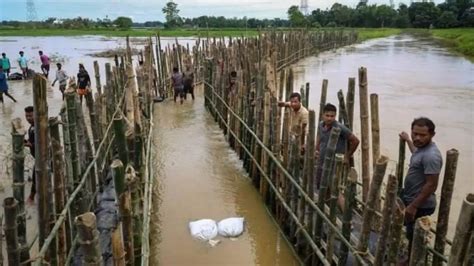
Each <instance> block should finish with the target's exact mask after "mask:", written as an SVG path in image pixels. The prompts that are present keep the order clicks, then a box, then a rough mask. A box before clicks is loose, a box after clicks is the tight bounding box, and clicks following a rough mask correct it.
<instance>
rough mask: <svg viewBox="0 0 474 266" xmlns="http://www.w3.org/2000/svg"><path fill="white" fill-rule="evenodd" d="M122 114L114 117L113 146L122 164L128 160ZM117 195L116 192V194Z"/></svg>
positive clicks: (125, 163)
mask: <svg viewBox="0 0 474 266" xmlns="http://www.w3.org/2000/svg"><path fill="white" fill-rule="evenodd" d="M123 120H124V119H123V116H122V115H121V114H117V116H116V117H115V118H114V122H113V123H114V132H115V147H116V149H117V150H118V154H119V158H120V160H121V161H122V163H123V164H124V165H127V164H128V162H129V153H128V147H127V138H126V136H125V125H124V121H123ZM117 195H118V194H117Z"/></svg>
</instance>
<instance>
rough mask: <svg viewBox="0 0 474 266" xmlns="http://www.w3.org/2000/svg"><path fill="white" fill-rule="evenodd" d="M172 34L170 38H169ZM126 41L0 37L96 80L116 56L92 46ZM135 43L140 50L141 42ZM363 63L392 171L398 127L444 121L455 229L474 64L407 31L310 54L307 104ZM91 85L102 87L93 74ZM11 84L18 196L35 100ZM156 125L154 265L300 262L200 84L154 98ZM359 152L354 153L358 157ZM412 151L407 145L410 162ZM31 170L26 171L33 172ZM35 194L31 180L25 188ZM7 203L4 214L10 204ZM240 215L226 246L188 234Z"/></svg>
mask: <svg viewBox="0 0 474 266" xmlns="http://www.w3.org/2000/svg"><path fill="white" fill-rule="evenodd" d="M173 41H174V39H165V40H164V42H165V43H166V42H173ZM192 41H193V40H192V39H189V38H188V39H184V38H183V39H180V42H183V43H187V42H192ZM123 44H124V39H123V38H102V37H41V38H29V37H28V38H24V37H1V38H0V50H1V52H6V53H7V55H9V57H10V60H11V62H12V64H13V65H14V66H16V62H15V61H16V58H17V54H18V51H19V50H20V49H21V50H24V51H25V52H26V55H27V56H28V57H29V58H31V59H34V60H33V62H32V64H31V67H32V68H33V69H34V70H36V71H39V64H38V61H39V60H38V55H37V53H38V50H43V51H45V53H46V54H48V55H50V56H51V57H52V58H53V61H54V62H55V61H56V60H59V61H61V62H63V64H64V68H65V70H66V71H67V73H68V74H69V75H74V76H75V75H76V73H77V64H78V63H79V62H83V63H84V64H85V67H86V69H87V70H88V71H89V73H90V74H91V77H92V79H93V65H92V62H93V61H94V60H98V61H99V63H100V67H101V71H102V74H103V73H104V63H105V62H112V60H111V59H110V58H94V57H91V56H90V55H89V54H90V53H93V52H100V51H103V50H106V49H111V48H116V47H118V46H123ZM135 44H136V45H137V47H138V48H140V47H142V45H143V42H142V43H139V42H137V43H135ZM360 66H365V67H367V69H368V82H369V92H370V93H378V94H379V105H380V118H381V122H380V124H381V143H382V145H381V152H382V154H385V155H387V156H389V157H390V159H391V160H392V161H391V163H390V165H389V168H388V172H389V173H394V171H395V161H396V160H397V158H398V133H399V132H400V131H402V130H404V131H408V132H409V130H410V123H411V121H412V120H413V118H414V117H418V116H427V117H430V118H432V119H433V121H434V122H435V124H436V126H437V129H436V132H437V134H436V136H435V138H434V140H435V142H436V143H437V145H438V147H439V148H440V150H441V153H442V154H443V157H445V154H446V151H447V150H448V149H451V148H456V149H458V150H459V152H460V157H459V164H458V172H457V179H456V184H455V191H454V195H453V205H452V206H453V207H452V211H451V217H450V222H451V224H450V234H452V232H453V231H454V228H455V222H456V219H457V217H458V215H459V209H460V205H461V202H462V199H463V198H464V197H465V196H466V194H467V193H469V192H473V191H474V179H473V176H472V173H473V170H474V168H473V164H472V162H473V159H474V156H473V154H474V147H473V137H472V134H473V132H474V109H473V108H474V98H473V96H474V64H473V63H472V62H469V61H468V60H466V59H464V58H463V57H460V56H458V55H454V54H451V53H450V52H448V51H447V50H446V49H445V48H443V47H440V46H438V45H437V44H436V43H434V42H433V41H432V40H429V39H419V38H415V37H412V36H408V35H402V36H397V37H390V38H383V39H376V40H372V41H368V42H364V43H362V44H357V45H353V46H350V47H346V48H343V49H338V50H336V51H331V52H326V53H322V54H320V55H319V56H318V57H310V58H307V59H305V60H303V61H301V62H299V63H298V64H297V65H296V67H295V74H296V81H295V88H299V86H300V85H302V84H303V83H304V82H310V83H311V88H312V89H311V96H310V108H314V109H318V108H317V106H318V103H319V97H320V86H321V81H322V79H328V80H329V91H328V101H329V102H333V103H336V99H337V98H336V93H337V91H338V90H339V89H343V90H344V91H346V89H347V78H348V77H357V69H358V68H359V67H360ZM14 71H17V70H15V69H14ZM54 72H55V66H52V72H51V75H50V78H49V79H50V81H52V80H53V79H54ZM102 78H104V77H103V75H102ZM92 83H93V84H92V87H93V88H94V89H95V84H94V83H95V81H94V79H93V81H92ZM9 85H10V93H11V94H12V95H13V96H14V97H16V98H17V100H18V101H19V102H18V103H12V102H11V101H10V100H9V99H7V98H6V99H5V103H4V104H3V105H1V106H0V181H1V184H0V185H1V186H0V188H2V191H0V198H2V199H3V198H4V197H6V196H10V195H11V176H10V173H11V172H9V171H8V170H9V169H8V167H9V166H10V160H11V144H10V143H11V135H10V131H11V125H10V122H11V119H13V118H15V117H22V118H23V108H24V107H25V106H26V105H31V104H32V88H31V81H15V82H10V83H9ZM56 86H57V85H56ZM49 92H50V93H49V94H48V100H49V102H48V104H49V113H50V116H55V115H57V114H58V113H59V110H60V107H61V104H62V101H61V96H60V93H59V90H58V88H57V87H55V88H51V89H50V91H49ZM357 93H358V88H356V95H357ZM355 106H356V114H355V121H356V124H355V133H356V134H357V135H360V133H359V132H360V126H359V125H360V119H359V117H358V113H359V112H358V110H359V109H358V100H357V97H356V105H355ZM24 124H25V125H26V121H24ZM154 132H155V135H154V146H155V147H156V158H155V159H154V163H155V164H156V166H155V176H156V179H155V180H156V187H155V191H154V193H155V201H154V204H153V217H152V226H151V228H152V236H150V239H152V247H151V251H152V254H151V261H150V262H151V263H152V264H151V265H157V264H160V265H296V264H298V261H297V260H296V258H295V257H294V255H293V253H292V251H291V249H290V247H289V246H288V244H287V243H286V241H285V240H284V239H283V238H282V237H281V235H280V234H279V232H278V229H277V227H276V225H275V223H274V222H273V220H272V219H271V217H270V216H269V214H268V213H267V211H266V209H265V208H264V206H263V204H262V201H261V198H260V197H259V194H258V192H257V191H256V190H255V189H254V188H253V187H252V184H251V182H250V181H249V179H248V178H247V177H246V174H245V172H244V171H243V170H242V167H241V163H240V161H239V160H238V158H237V157H236V155H235V154H234V153H233V152H232V151H231V150H230V149H229V148H228V146H227V144H226V142H225V139H224V137H223V135H222V132H221V131H220V130H219V128H218V126H217V125H216V124H215V122H214V121H213V119H212V118H211V117H210V115H209V114H207V112H206V111H205V109H204V106H203V98H202V91H198V93H197V97H196V101H195V102H192V101H190V100H189V99H188V100H187V102H185V104H183V105H179V104H178V105H175V104H174V103H173V102H171V101H169V100H168V101H165V102H163V103H159V104H156V112H155V131H154ZM359 152H360V151H358V153H357V154H356V157H359V158H360V153H359ZM409 156H410V155H409V154H408V149H407V154H406V158H407V159H406V162H407V164H408V159H409ZM29 160H30V161H31V159H29ZM29 165H31V163H30V164H29ZM7 166H8V167H7ZM357 168H360V167H357ZM358 170H359V169H358ZM359 172H360V171H359ZM443 172H444V169H443ZM26 174H27V175H29V171H28V170H27V173H26ZM439 188H441V183H440V186H439ZM28 192H29V188H28V189H27V191H26V195H28ZM438 197H439V193H438ZM0 209H2V210H1V211H0V215H1V213H3V208H0ZM27 211H28V214H29V215H30V216H34V213H35V207H34V206H29V207H28V208H27ZM233 216H242V217H245V219H246V229H245V232H244V234H243V235H242V236H240V237H239V238H237V240H235V241H232V240H229V239H221V240H222V241H221V243H220V244H218V245H217V246H215V247H210V246H209V245H207V244H205V243H202V242H198V241H196V240H194V239H192V237H191V236H190V234H189V229H188V222H189V221H192V220H196V219H202V218H211V219H214V220H221V219H224V218H228V217H233ZM433 218H435V216H434V217H433ZM28 228H29V229H31V231H29V232H28V234H29V235H28V239H29V240H30V241H31V240H32V239H33V237H34V235H35V232H34V229H33V228H36V219H30V220H28ZM3 246H4V247H5V245H3ZM4 254H6V253H5V252H4Z"/></svg>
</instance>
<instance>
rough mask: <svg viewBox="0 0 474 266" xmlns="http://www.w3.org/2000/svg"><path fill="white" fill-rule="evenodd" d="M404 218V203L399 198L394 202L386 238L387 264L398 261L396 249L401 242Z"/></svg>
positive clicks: (393, 263) (397, 249)
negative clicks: (391, 219)
mask: <svg viewBox="0 0 474 266" xmlns="http://www.w3.org/2000/svg"><path fill="white" fill-rule="evenodd" d="M404 219H405V205H404V204H403V201H402V200H401V199H400V198H397V200H396V202H395V209H394V212H393V221H392V225H391V226H390V232H389V238H388V252H387V264H388V265H395V264H396V263H397V261H398V251H399V247H400V242H401V236H402V228H403V222H404Z"/></svg>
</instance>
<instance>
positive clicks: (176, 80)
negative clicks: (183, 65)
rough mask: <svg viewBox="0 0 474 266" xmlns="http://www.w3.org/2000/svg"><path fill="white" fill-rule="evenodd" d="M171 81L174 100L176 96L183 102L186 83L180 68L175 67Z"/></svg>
mask: <svg viewBox="0 0 474 266" xmlns="http://www.w3.org/2000/svg"><path fill="white" fill-rule="evenodd" d="M171 82H172V84H173V88H174V102H176V98H178V96H179V99H180V103H181V104H183V100H184V83H183V74H182V73H179V68H177V67H174V68H173V74H172V75H171Z"/></svg>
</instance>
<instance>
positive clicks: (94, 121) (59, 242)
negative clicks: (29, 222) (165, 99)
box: [4, 39, 156, 265]
mask: <svg viewBox="0 0 474 266" xmlns="http://www.w3.org/2000/svg"><path fill="white" fill-rule="evenodd" d="M127 46H128V47H129V43H128V40H127ZM153 47H154V46H153V44H152V40H151V39H149V40H148V44H147V48H146V49H145V55H144V62H143V64H141V65H140V66H138V65H135V64H134V61H132V57H131V55H127V56H126V58H125V59H124V58H121V60H120V62H119V60H118V58H116V64H115V66H110V64H106V66H105V70H106V71H105V73H106V84H104V85H103V86H101V84H100V82H98V83H97V86H98V87H97V93H96V94H95V95H92V93H91V92H90V93H89V94H88V95H87V96H86V103H85V106H84V108H87V114H88V115H89V118H90V119H89V123H86V119H85V114H86V112H85V110H83V106H82V105H81V103H80V102H79V99H78V96H77V93H76V84H75V80H74V78H72V79H70V80H69V84H68V89H67V90H66V92H65V101H64V106H63V108H62V111H61V114H60V117H61V119H59V118H58V116H53V117H49V121H48V116H49V113H48V107H47V105H48V104H47V98H46V93H47V89H46V87H47V84H46V79H44V78H43V77H42V76H40V75H37V76H35V78H34V81H33V92H34V108H35V112H34V115H35V139H36V143H35V147H36V156H35V158H36V167H35V169H36V177H37V183H38V194H37V195H38V199H39V200H38V209H39V213H38V231H39V237H38V240H39V241H38V244H39V252H37V253H36V252H30V251H29V248H30V246H29V244H28V243H26V230H25V227H24V226H25V222H24V218H25V217H24V202H23V200H22V199H23V197H24V186H23V182H24V176H23V173H22V172H23V169H24V150H23V146H22V143H23V138H24V135H25V130H24V128H23V126H22V125H21V120H20V119H14V120H13V121H12V129H13V130H12V141H13V143H14V145H13V148H14V151H13V152H14V154H15V156H14V158H13V164H14V169H15V171H14V184H15V186H14V188H15V189H14V192H15V193H14V196H15V197H14V198H8V199H6V200H7V201H6V203H5V208H6V210H7V212H8V213H9V216H8V217H9V219H7V220H6V221H7V222H8V223H9V224H7V226H5V227H4V229H5V231H6V232H8V236H9V237H8V238H7V246H8V250H9V253H8V257H9V260H11V262H10V263H9V265H20V263H21V265H31V264H33V265H46V264H47V265H69V264H72V263H73V261H74V263H81V264H84V265H104V264H107V261H106V260H107V256H105V255H104V254H107V252H110V253H112V252H113V254H114V255H115V254H116V253H117V250H122V252H123V254H125V255H124V256H122V257H123V262H124V263H125V264H126V265H147V264H148V263H147V259H146V258H144V257H143V256H142V254H144V253H146V254H148V252H149V248H148V242H143V241H142V238H143V234H144V233H146V234H148V231H147V230H148V224H149V213H150V202H151V193H150V186H151V185H150V184H151V183H152V182H153V180H152V171H150V165H151V163H150V160H151V158H152V157H151V152H152V151H151V135H150V134H151V132H152V130H151V128H152V117H153V108H152V106H153V105H152V102H153V98H154V97H155V96H154V95H155V90H156V88H155V87H154V85H153V79H155V76H154V73H155V70H156V69H155V68H154V67H153V65H154V64H155V60H156V59H155V54H154V51H153V50H152V48H153ZM94 70H95V77H96V79H97V80H99V81H100V72H99V71H100V68H99V65H98V64H97V62H95V63H94ZM135 73H136V74H135ZM136 75H137V76H139V77H137V76H136ZM138 79H139V81H140V86H139V85H138V81H137V80H138ZM87 128H90V132H92V136H89V134H88V130H87ZM61 135H62V138H61ZM116 161H118V162H119V163H120V164H121V165H122V168H123V169H122V175H121V176H120V175H117V173H116V171H114V170H113V169H115V165H116ZM49 163H51V164H50V165H51V168H50V169H49V167H48V165H49ZM50 173H52V175H50ZM110 176H113V177H114V178H113V181H112V182H110V178H109V177H110ZM110 186H112V187H115V189H116V191H117V193H113V194H112V195H113V197H115V198H113V199H112V200H115V201H116V202H117V203H118V206H119V210H118V213H119V217H120V220H119V221H118V224H115V225H113V226H114V227H116V228H120V229H121V231H117V230H114V234H113V235H112V234H111V232H110V233H108V232H104V231H103V229H99V231H98V227H97V222H99V221H98V220H97V221H96V216H95V215H94V213H93V212H90V211H94V209H95V208H96V207H97V206H99V205H101V204H102V202H100V201H99V199H100V198H104V197H106V196H107V195H106V194H104V193H106V192H107V190H109V189H108V187H110ZM102 194H103V195H102ZM51 195H54V197H51ZM98 195H101V196H100V197H98ZM101 206H102V205H101ZM113 212H114V210H113V209H112V215H113ZM96 214H97V213H96ZM99 215H100V213H99ZM13 221H18V222H19V225H20V226H19V227H18V229H17V227H16V225H15V226H13V225H12V224H10V222H13ZM100 230H102V231H100ZM117 232H118V234H119V235H117ZM10 236H11V237H10ZM104 237H106V238H107V237H109V240H108V241H103V240H101V241H99V238H104ZM122 239H124V240H125V241H123V242H122ZM143 239H147V238H143ZM112 241H113V243H112V246H113V247H114V249H113V250H112V246H110V247H108V246H106V247H105V248H106V249H110V250H109V251H107V250H103V249H104V246H101V244H100V243H111V242H112ZM31 245H32V244H31ZM25 247H26V248H25ZM144 250H146V251H144ZM20 255H21V256H20ZM78 256H79V257H78ZM113 258H114V261H115V260H117V257H116V256H114V257H113ZM78 259H79V260H80V261H79V262H77V260H78ZM117 261H120V260H117Z"/></svg>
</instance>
